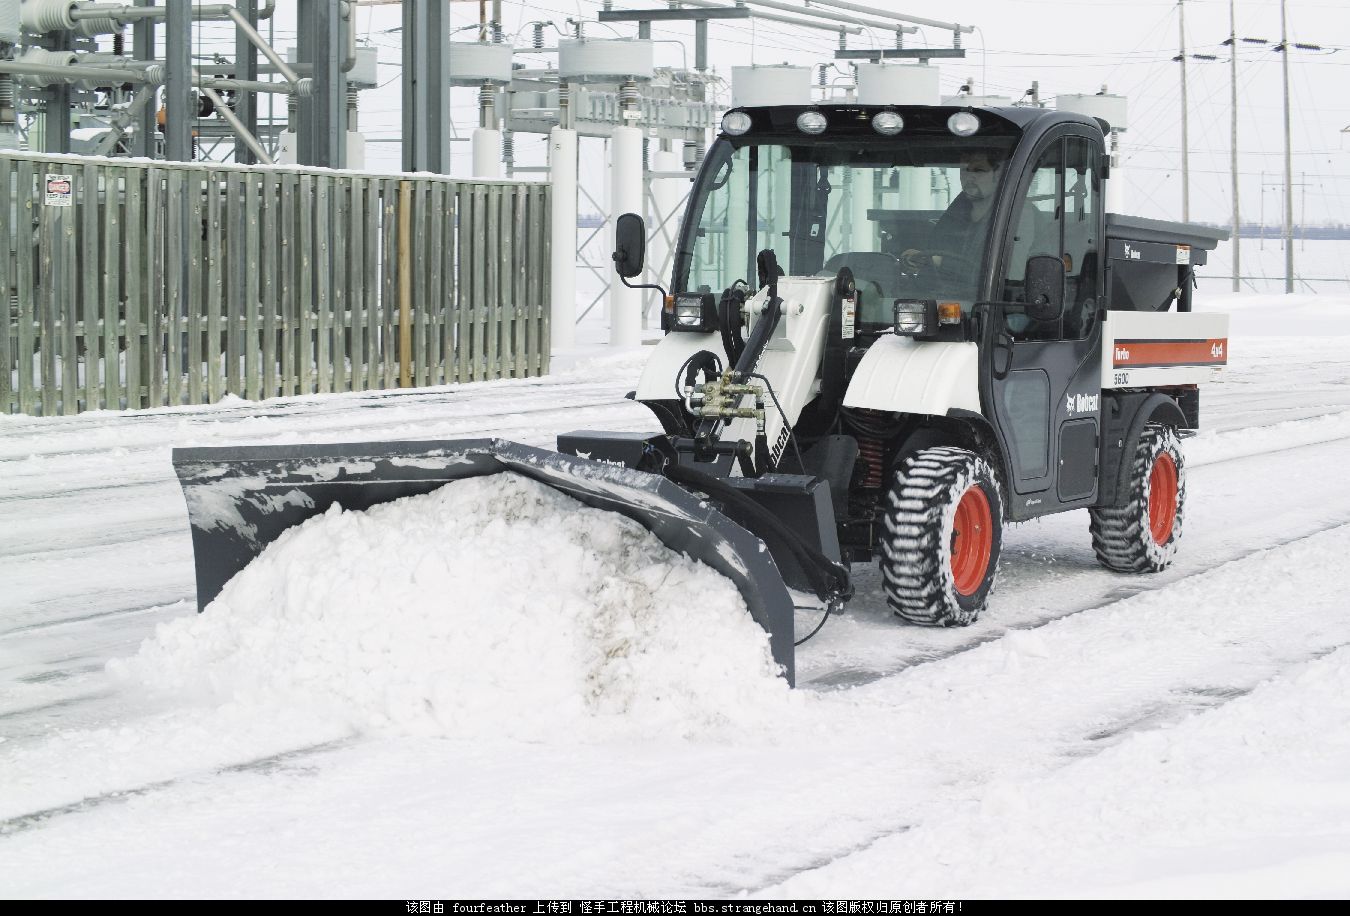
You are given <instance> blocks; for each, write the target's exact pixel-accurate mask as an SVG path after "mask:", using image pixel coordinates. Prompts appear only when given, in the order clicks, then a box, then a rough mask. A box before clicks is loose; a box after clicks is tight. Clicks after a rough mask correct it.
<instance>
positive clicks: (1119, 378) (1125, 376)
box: [1112, 372, 1130, 385]
mask: <svg viewBox="0 0 1350 916" xmlns="http://www.w3.org/2000/svg"><path fill="white" fill-rule="evenodd" d="M1112 381H1113V382H1114V384H1117V385H1128V384H1129V383H1130V373H1128V372H1116V373H1113V374H1112Z"/></svg>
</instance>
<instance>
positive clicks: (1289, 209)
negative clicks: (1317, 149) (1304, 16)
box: [1280, 0, 1294, 293]
mask: <svg viewBox="0 0 1350 916" xmlns="http://www.w3.org/2000/svg"><path fill="white" fill-rule="evenodd" d="M1280 53H1281V54H1283V55H1284V60H1282V61H1281V62H1280V63H1281V66H1282V68H1283V70H1284V291H1285V293H1292V292H1293V291H1294V187H1293V186H1294V160H1293V153H1292V151H1291V150H1290V145H1289V35H1288V30H1287V21H1286V17H1285V0H1280Z"/></svg>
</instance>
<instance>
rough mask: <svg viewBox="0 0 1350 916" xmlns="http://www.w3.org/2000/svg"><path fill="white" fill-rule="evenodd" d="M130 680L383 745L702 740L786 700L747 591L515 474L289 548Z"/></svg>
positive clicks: (251, 573)
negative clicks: (427, 739)
mask: <svg viewBox="0 0 1350 916" xmlns="http://www.w3.org/2000/svg"><path fill="white" fill-rule="evenodd" d="M110 669H111V670H112V671H113V673H114V674H117V675H120V676H123V677H126V678H130V679H132V680H134V681H139V682H142V683H145V684H148V685H150V686H152V687H156V688H160V689H164V690H168V691H173V692H178V693H184V692H186V693H189V694H194V695H200V694H202V693H203V692H204V693H206V694H207V696H209V697H210V698H212V699H213V701H216V702H221V701H224V702H240V701H242V702H245V703H248V704H249V705H250V706H259V707H263V708H286V707H293V706H295V705H296V704H307V705H309V706H310V707H313V708H314V709H315V710H316V714H317V713H320V712H322V714H326V715H328V714H336V715H339V716H343V717H346V718H347V720H348V722H349V723H350V725H351V726H353V727H355V728H357V729H359V730H363V731H367V730H373V731H382V732H395V733H410V734H435V735H450V736H486V735H491V736H495V737H512V738H519V739H525V740H536V739H540V738H545V737H548V736H551V735H563V736H567V737H568V738H576V737H577V736H578V729H582V730H583V732H584V731H586V730H589V732H588V733H589V734H590V735H591V736H592V737H596V736H597V732H596V729H597V728H598V729H600V730H601V731H604V730H606V729H612V728H614V727H616V726H623V727H625V728H626V729H632V728H634V727H636V728H638V729H639V730H641V731H644V732H646V731H650V732H660V733H663V734H672V733H674V734H681V733H684V734H687V733H691V732H697V731H699V730H700V729H702V728H705V727H708V726H712V725H716V724H719V723H721V722H724V721H725V716H726V715H727V714H728V713H729V712H734V713H735V714H737V715H750V716H757V715H758V713H757V711H762V710H763V705H762V704H764V703H779V702H783V701H785V699H786V694H787V687H786V684H785V682H784V681H783V680H782V679H781V678H777V677H776V676H775V674H776V666H775V665H774V663H773V660H772V657H771V655H770V652H769V647H768V638H767V636H766V634H765V633H764V631H763V630H761V629H760V628H759V626H758V625H756V624H755V623H754V621H753V620H752V619H751V618H750V616H749V613H748V612H747V610H746V607H745V602H744V600H743V599H742V598H741V596H740V594H739V592H737V590H736V588H735V586H733V585H732V583H731V582H730V581H729V580H727V579H725V578H724V577H722V576H721V575H719V574H718V573H716V572H714V571H712V570H711V569H708V568H707V567H704V566H702V565H701V564H699V563H696V562H695V561H693V560H690V559H688V558H686V557H683V556H680V555H678V554H676V553H674V552H672V551H670V550H669V549H668V548H666V547H665V546H664V545H663V544H661V542H660V541H659V540H657V539H656V537H655V536H653V535H652V534H650V533H649V532H647V531H646V530H645V529H643V528H642V527H641V526H640V525H638V524H636V523H635V522H632V521H629V520H628V519H625V518H623V517H622V516H619V515H616V514H613V513H607V512H601V511H599V510H595V509H590V508H587V507H585V506H583V505H581V504H580V503H578V502H576V501H574V500H572V499H571V498H570V497H567V496H565V495H563V494H561V493H558V492H557V491H554V490H552V489H550V488H548V487H545V486H543V485H541V484H538V483H535V482H533V481H530V480H528V479H526V478H523V477H519V476H517V475H514V474H497V475H493V476H490V477H481V478H474V479H470V480H463V481H459V482H456V483H451V484H448V485H447V486H445V487H442V488H441V489H439V490H437V491H436V492H434V493H431V494H428V495H426V496H422V497H414V498H409V499H403V500H399V501H397V502H393V503H388V504H385V505H381V506H376V507H374V508H372V509H371V510H369V511H368V512H347V511H343V510H341V509H340V508H339V507H336V506H335V507H334V508H333V509H331V510H330V511H329V512H327V513H326V514H324V515H322V516H317V517H315V518H313V519H310V520H309V521H308V522H306V523H304V524H302V525H299V526H297V527H295V528H293V529H291V530H290V531H287V532H285V533H284V534H283V535H282V537H280V538H278V539H277V541H275V542H274V543H273V544H271V545H270V546H269V547H268V548H267V549H266V550H265V551H264V552H263V553H262V554H261V555H260V556H259V557H258V558H257V559H256V560H255V561H254V562H253V563H251V564H250V565H249V566H248V567H246V568H245V569H244V570H243V571H242V572H241V573H240V574H239V575H237V576H236V577H235V578H234V579H232V580H231V581H230V582H229V583H228V584H227V585H226V587H225V589H224V590H222V592H221V593H220V595H219V596H218V597H217V599H216V600H215V601H214V602H213V603H212V604H211V605H210V607H208V608H207V610H206V612H205V613H204V614H202V615H200V616H197V617H195V618H191V619H185V620H177V621H173V622H171V623H169V624H165V625H163V626H161V627H160V628H159V631H158V632H157V634H156V636H155V638H154V639H153V640H150V641H147V642H146V643H145V644H144V645H143V646H142V648H141V651H140V652H139V653H138V654H137V655H136V656H135V657H133V658H131V659H127V660H125V661H122V662H114V663H112V664H111V665H110Z"/></svg>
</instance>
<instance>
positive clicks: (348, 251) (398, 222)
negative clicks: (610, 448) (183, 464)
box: [0, 151, 549, 416]
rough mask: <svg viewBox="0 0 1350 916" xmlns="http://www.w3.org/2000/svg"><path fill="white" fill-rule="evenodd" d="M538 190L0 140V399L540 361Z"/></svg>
mask: <svg viewBox="0 0 1350 916" xmlns="http://www.w3.org/2000/svg"><path fill="white" fill-rule="evenodd" d="M548 207H549V197H548V188H547V186H545V185H541V184H537V183H524V182H500V181H498V182H480V181H456V180H451V179H448V178H441V177H437V176H431V175H422V174H418V175H409V176H386V175H372V174H364V173H355V172H335V171H330V170H319V169H306V168H298V167H242V166H231V165H221V164H215V163H212V164H206V163H169V162H144V161H129V160H124V159H101V158H88V157H75V156H52V155H39V154H29V153H18V152H10V151H0V230H2V231H3V234H2V235H0V413H24V414H34V415H42V416H54V415H58V414H73V413H78V412H80V411H84V410H97V409H109V410H119V409H128V408H132V409H134V408H145V407H160V406H166V405H177V404H207V403H213V402H215V401H217V400H219V399H220V398H222V397H223V396H225V395H226V394H234V395H237V396H239V397H243V398H247V399H249V400H260V399H263V398H271V397H280V396H285V395H296V394H311V393H325V392H337V391H361V390H368V389H376V388H394V387H399V386H400V385H402V386H408V385H413V386H419V387H420V386H427V385H439V384H445V383H449V382H464V381H475V380H480V379H495V378H510V377H523V376H532V375H541V374H544V373H546V372H547V371H548V360H549V314H548V301H549V291H548V277H549V232H548V223H549V216H548Z"/></svg>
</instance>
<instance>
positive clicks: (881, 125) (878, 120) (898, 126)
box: [872, 111, 905, 137]
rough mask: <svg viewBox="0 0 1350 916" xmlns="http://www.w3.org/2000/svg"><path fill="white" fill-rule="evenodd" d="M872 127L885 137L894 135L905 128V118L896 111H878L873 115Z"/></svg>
mask: <svg viewBox="0 0 1350 916" xmlns="http://www.w3.org/2000/svg"><path fill="white" fill-rule="evenodd" d="M872 129H873V130H874V131H876V132H877V133H879V134H881V135H882V136H883V137H894V136H895V135H896V134H898V133H900V131H902V130H904V129H905V119H904V118H902V117H900V115H898V114H896V113H895V112H894V111H878V112H877V113H876V114H875V115H873V116H872Z"/></svg>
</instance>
